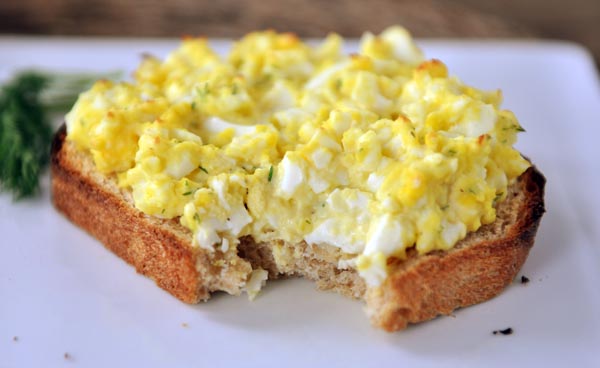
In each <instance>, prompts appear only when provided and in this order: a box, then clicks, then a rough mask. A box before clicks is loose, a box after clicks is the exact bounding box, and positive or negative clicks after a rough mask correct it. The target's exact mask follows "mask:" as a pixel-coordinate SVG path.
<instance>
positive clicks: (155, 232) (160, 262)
mask: <svg viewBox="0 0 600 368" xmlns="http://www.w3.org/2000/svg"><path fill="white" fill-rule="evenodd" d="M65 136H66V129H65V127H64V126H63V127H62V128H61V129H60V130H59V131H58V132H57V134H56V136H55V138H54V141H53V143H52V152H51V157H52V161H51V174H52V201H53V203H54V206H55V207H56V208H57V209H58V210H59V211H60V212H62V213H63V214H64V215H65V216H66V217H67V218H68V219H69V220H71V221H72V222H73V223H75V224H77V225H78V226H79V227H81V228H82V229H85V230H86V231H88V232H89V233H90V234H91V235H92V236H94V237H95V238H97V239H98V240H100V241H101V242H102V243H103V244H104V245H105V246H106V247H107V248H108V249H110V250H111V251H112V252H114V253H115V254H116V255H118V256H119V257H121V258H122V259H124V260H125V261H126V262H127V263H129V264H131V265H132V266H134V267H135V269H136V270H137V272H139V273H141V274H143V275H145V276H148V277H150V278H152V279H153V280H154V281H155V282H156V284H157V285H158V286H160V287H161V288H163V289H165V290H166V291H168V292H169V293H171V294H173V295H174V296H175V297H177V298H179V299H181V300H182V301H184V302H187V303H197V302H198V301H199V300H201V299H207V298H208V297H209V291H208V290H207V287H206V285H203V284H202V283H201V282H200V278H199V273H198V271H197V269H196V262H197V258H198V254H197V252H194V251H193V248H192V247H191V246H190V244H189V241H187V242H186V241H185V240H184V239H182V238H180V237H178V236H177V235H176V234H174V233H172V232H170V231H167V230H165V229H162V228H160V227H157V226H154V225H153V224H152V223H151V222H149V221H147V220H146V218H145V215H144V214H142V213H141V212H140V211H138V210H136V209H135V208H133V207H132V206H129V205H127V203H126V202H124V201H123V200H122V199H119V198H118V197H117V196H115V194H113V193H110V192H109V191H107V190H105V188H103V187H101V186H98V185H95V184H94V183H93V182H92V180H91V179H90V178H89V177H88V176H86V175H84V174H83V173H82V171H81V168H79V167H77V166H76V164H75V163H74V162H73V160H70V159H69V158H68V157H65V155H66V153H65V150H63V149H62V147H63V143H64V140H65Z"/></svg>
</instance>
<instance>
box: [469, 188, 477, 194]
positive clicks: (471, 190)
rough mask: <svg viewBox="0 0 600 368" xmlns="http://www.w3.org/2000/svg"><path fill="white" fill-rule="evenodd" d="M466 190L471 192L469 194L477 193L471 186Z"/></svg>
mask: <svg viewBox="0 0 600 368" xmlns="http://www.w3.org/2000/svg"><path fill="white" fill-rule="evenodd" d="M467 192H469V193H471V194H477V192H476V191H475V189H473V188H469V189H467Z"/></svg>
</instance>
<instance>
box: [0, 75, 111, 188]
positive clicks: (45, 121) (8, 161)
mask: <svg viewBox="0 0 600 368" xmlns="http://www.w3.org/2000/svg"><path fill="white" fill-rule="evenodd" d="M111 76H112V77H116V74H112V75H111ZM101 77H109V75H102V76H99V75H93V74H56V73H47V72H40V71H25V72H21V73H19V74H17V75H16V76H15V77H14V78H13V79H12V80H10V81H9V82H8V83H7V84H5V85H4V86H2V87H1V88H0V190H2V191H11V192H12V193H13V197H14V198H15V199H20V198H24V197H28V196H32V195H34V194H36V193H37V191H38V189H39V177H40V174H41V173H42V172H43V171H44V169H45V168H46V166H47V165H48V162H49V159H50V143H51V140H52V134H53V127H52V125H51V123H50V116H51V114H55V113H65V112H67V111H68V110H69V109H70V108H71V106H73V103H74V102H75V101H76V99H77V97H78V95H79V93H80V92H82V91H83V90H84V89H86V88H88V87H89V86H90V85H91V84H92V83H93V81H94V80H96V79H99V78H101Z"/></svg>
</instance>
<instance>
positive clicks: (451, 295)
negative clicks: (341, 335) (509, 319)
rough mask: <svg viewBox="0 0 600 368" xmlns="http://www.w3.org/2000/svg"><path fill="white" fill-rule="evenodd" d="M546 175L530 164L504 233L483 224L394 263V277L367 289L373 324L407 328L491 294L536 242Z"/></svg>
mask: <svg viewBox="0 0 600 368" xmlns="http://www.w3.org/2000/svg"><path fill="white" fill-rule="evenodd" d="M545 182H546V180H545V178H544V176H543V175H542V174H541V173H540V172H539V171H538V170H537V169H536V168H535V167H533V166H532V167H530V168H529V169H527V171H525V173H523V174H522V175H521V176H520V177H519V178H518V182H517V183H516V187H515V186H513V188H512V190H511V191H510V192H509V194H508V195H509V196H513V197H517V196H522V200H518V201H512V204H513V205H514V207H515V208H510V213H511V214H513V215H514V216H515V221H514V222H513V223H510V224H508V226H506V227H505V228H504V229H502V230H503V234H502V236H495V237H491V238H489V239H486V238H484V239H480V238H481V234H482V233H483V234H485V233H486V232H489V233H490V234H495V235H496V234H497V232H498V231H497V229H493V227H494V226H497V224H490V225H485V226H483V227H482V228H480V229H479V230H478V231H477V232H475V233H472V234H469V236H467V238H466V239H464V240H463V241H461V242H460V243H459V244H457V246H456V247H454V248H453V249H451V250H449V251H445V252H433V253H430V254H427V255H425V256H422V255H421V256H417V255H415V254H412V255H411V256H409V260H407V261H403V262H398V263H396V264H393V265H390V266H391V267H390V268H391V269H392V270H391V271H390V276H389V277H388V278H387V279H386V281H385V282H384V283H383V284H382V285H381V286H380V287H377V288H371V289H369V290H367V295H366V301H367V311H368V314H369V316H370V319H371V323H372V324H373V325H375V326H378V327H380V328H383V329H384V330H386V331H396V330H400V329H404V328H405V327H406V326H407V325H408V324H409V323H417V322H422V321H425V320H429V319H432V318H434V317H436V316H438V315H441V314H445V315H448V314H450V313H452V311H454V310H455V309H457V308H461V307H466V306H469V305H473V304H477V303H480V302H483V301H485V300H488V299H491V298H493V297H495V296H496V295H498V294H499V293H500V292H501V291H502V290H504V289H505V288H506V287H507V286H508V285H509V284H510V283H511V282H512V280H513V279H514V278H515V276H516V275H517V273H518V272H519V270H520V269H521V266H522V265H523V263H524V262H525V260H526V259H527V255H528V254H529V250H530V249H531V247H532V246H533V242H534V238H535V234H536V232H537V229H538V226H539V223H540V220H541V218H542V215H543V214H544V212H545V209H544V186H545Z"/></svg>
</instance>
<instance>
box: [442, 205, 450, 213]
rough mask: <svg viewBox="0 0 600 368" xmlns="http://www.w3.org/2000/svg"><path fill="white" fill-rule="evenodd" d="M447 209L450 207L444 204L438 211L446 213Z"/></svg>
mask: <svg viewBox="0 0 600 368" xmlns="http://www.w3.org/2000/svg"><path fill="white" fill-rule="evenodd" d="M448 208H450V205H449V204H445V205H443V206H442V207H440V209H441V210H442V211H446V210H447V209H448Z"/></svg>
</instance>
